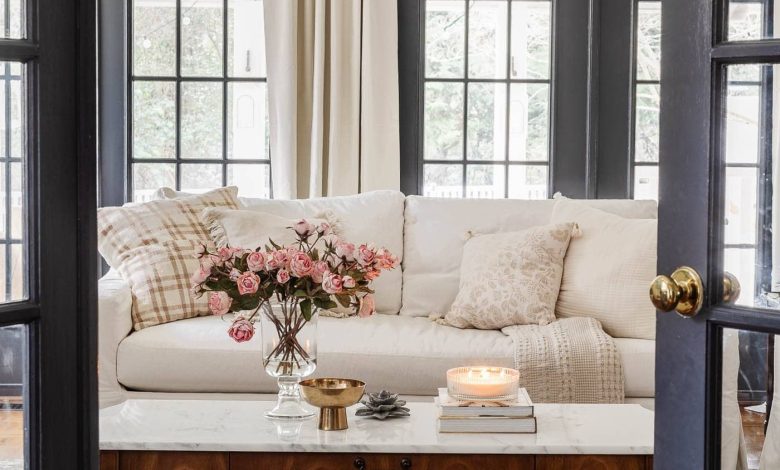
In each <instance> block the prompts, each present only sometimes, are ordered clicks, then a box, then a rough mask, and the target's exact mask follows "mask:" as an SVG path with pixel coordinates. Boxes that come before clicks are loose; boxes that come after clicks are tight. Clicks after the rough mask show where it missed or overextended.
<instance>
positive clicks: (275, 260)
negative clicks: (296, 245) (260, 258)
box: [265, 249, 288, 270]
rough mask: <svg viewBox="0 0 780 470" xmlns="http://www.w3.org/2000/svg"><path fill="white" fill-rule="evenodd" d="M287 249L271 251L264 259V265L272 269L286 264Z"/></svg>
mask: <svg viewBox="0 0 780 470" xmlns="http://www.w3.org/2000/svg"><path fill="white" fill-rule="evenodd" d="M287 260H288V257H287V250H286V249H282V250H276V251H274V252H273V253H271V256H269V257H268V260H267V261H266V263H265V264H266V266H267V267H268V269H269V270H272V269H279V268H283V267H285V266H287Z"/></svg>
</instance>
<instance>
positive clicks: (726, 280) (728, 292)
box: [723, 271, 742, 304]
mask: <svg viewBox="0 0 780 470" xmlns="http://www.w3.org/2000/svg"><path fill="white" fill-rule="evenodd" d="M740 292H742V287H741V286H740V285H739V279H737V276H735V275H733V274H731V273H730V272H728V271H725V272H724V273H723V303H727V304H733V303H735V302H736V301H737V299H739V294H740Z"/></svg>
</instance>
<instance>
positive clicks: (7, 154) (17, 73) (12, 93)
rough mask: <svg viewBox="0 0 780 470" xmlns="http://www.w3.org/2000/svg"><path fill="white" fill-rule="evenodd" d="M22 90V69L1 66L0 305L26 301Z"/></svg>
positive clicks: (13, 65)
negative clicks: (1, 276)
mask: <svg viewBox="0 0 780 470" xmlns="http://www.w3.org/2000/svg"><path fill="white" fill-rule="evenodd" d="M6 7H7V4H6ZM6 32H8V31H7V30H6ZM23 90H24V87H23V66H22V65H21V64H20V63H18V62H0V132H2V134H0V149H2V153H0V270H1V271H0V272H1V273H2V274H3V277H4V279H3V282H2V283H0V302H10V301H15V300H22V299H24V298H26V297H27V278H26V275H25V272H26V266H25V264H26V263H25V259H26V254H25V250H26V247H25V243H24V240H25V238H26V236H25V217H24V214H25V193H24V176H23V175H24V160H25V158H24V152H25V131H26V127H25V125H24V101H23V96H24V94H23V93H24V91H23Z"/></svg>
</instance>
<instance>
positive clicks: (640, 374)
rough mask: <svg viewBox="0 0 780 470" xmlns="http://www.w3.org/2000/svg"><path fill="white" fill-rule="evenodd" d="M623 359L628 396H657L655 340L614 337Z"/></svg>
mask: <svg viewBox="0 0 780 470" xmlns="http://www.w3.org/2000/svg"><path fill="white" fill-rule="evenodd" d="M614 340H615V346H617V349H618V352H620V358H621V359H622V361H623V375H624V376H625V393H626V397H633V398H649V397H654V396H655V340H652V339H635V338H614Z"/></svg>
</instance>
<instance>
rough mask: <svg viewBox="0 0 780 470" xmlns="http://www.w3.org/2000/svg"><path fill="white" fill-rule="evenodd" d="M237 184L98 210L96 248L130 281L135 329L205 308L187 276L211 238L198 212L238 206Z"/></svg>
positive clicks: (193, 313)
mask: <svg viewBox="0 0 780 470" xmlns="http://www.w3.org/2000/svg"><path fill="white" fill-rule="evenodd" d="M237 192H238V190H237V188H235V187H229V188H220V189H217V190H214V191H211V192H208V193H205V194H202V195H199V196H192V197H187V198H181V199H172V200H164V201H152V202H148V203H145V204H139V205H134V206H127V207H105V208H101V209H99V210H98V250H99V251H100V254H101V255H103V257H104V258H105V259H106V262H108V264H109V265H110V266H111V267H112V268H115V269H116V270H117V271H119V273H120V274H121V275H122V277H123V278H124V279H125V280H126V281H127V283H128V284H129V285H130V290H131V292H132V294H133V310H132V316H133V327H134V329H135V330H140V329H143V328H146V327H148V326H153V325H159V324H161V323H167V322H171V321H174V320H181V319H184V318H190V317H195V316H198V315H202V314H207V313H208V312H209V310H208V306H207V301H206V298H205V297H204V298H201V299H195V298H194V297H193V296H192V294H191V292H190V276H191V274H192V272H193V271H194V270H195V269H196V268H197V266H198V261H197V259H195V257H194V252H195V248H196V247H197V246H198V244H200V243H207V242H208V241H209V239H210V238H209V233H208V230H207V229H206V227H204V226H203V224H202V223H201V221H200V217H199V216H200V213H201V212H202V211H203V210H204V209H206V208H209V207H223V208H231V209H235V208H237V207H238V199H237V198H236V194H237Z"/></svg>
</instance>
